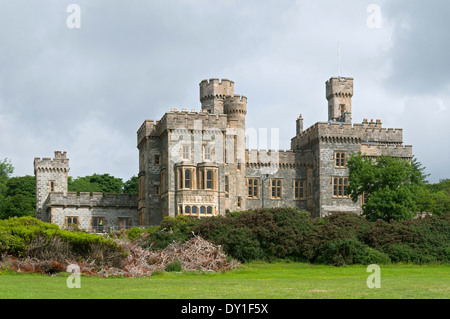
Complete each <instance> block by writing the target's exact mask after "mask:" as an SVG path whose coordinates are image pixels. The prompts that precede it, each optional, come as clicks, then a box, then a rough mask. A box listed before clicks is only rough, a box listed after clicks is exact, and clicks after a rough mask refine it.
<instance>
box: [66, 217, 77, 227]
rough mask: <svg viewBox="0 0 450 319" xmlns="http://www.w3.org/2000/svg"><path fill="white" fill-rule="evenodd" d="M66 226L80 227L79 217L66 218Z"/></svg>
mask: <svg viewBox="0 0 450 319" xmlns="http://www.w3.org/2000/svg"><path fill="white" fill-rule="evenodd" d="M66 225H67V226H78V217H74V216H67V217H66Z"/></svg>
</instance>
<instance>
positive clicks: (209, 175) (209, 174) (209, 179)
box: [206, 170, 214, 189]
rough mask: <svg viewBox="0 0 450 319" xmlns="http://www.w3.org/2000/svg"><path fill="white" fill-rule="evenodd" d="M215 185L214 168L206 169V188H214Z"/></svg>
mask: <svg viewBox="0 0 450 319" xmlns="http://www.w3.org/2000/svg"><path fill="white" fill-rule="evenodd" d="M213 186H214V174H213V171H212V170H207V171H206V189H213Z"/></svg>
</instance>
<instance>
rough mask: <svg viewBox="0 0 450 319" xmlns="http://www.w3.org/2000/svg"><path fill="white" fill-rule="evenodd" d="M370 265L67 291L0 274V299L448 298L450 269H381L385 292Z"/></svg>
mask: <svg viewBox="0 0 450 319" xmlns="http://www.w3.org/2000/svg"><path fill="white" fill-rule="evenodd" d="M369 275H370V273H367V272H366V267H365V266H360V265H358V266H346V267H333V266H323V265H310V264H303V263H250V264H246V265H244V266H243V267H242V268H241V269H239V270H235V271H231V272H228V273H214V274H211V273H208V274H201V273H163V274H162V275H158V276H152V277H146V278H98V277H85V276H82V277H81V288H79V289H78V288H72V289H69V288H67V285H66V280H67V275H66V274H65V275H61V274H60V275H58V276H53V277H48V276H44V275H35V274H16V273H11V272H3V273H0V298H2V299H5V298H27V299H29V298H44V299H53V298H64V299H69V298H70V299H72V298H83V299H96V298H101V299H107V298H116V299H128V298H135V299H139V298H151V299H154V298H164V299H166V298H167V299H169V298H171V299H172V298H182V299H190V298H192V299H205V298H216V299H236V298H242V299H271V298H280V299H292V298H295V299H303V298H339V299H341V298H345V299H347V298H357V299H361V298H377V299H379V298H380V299H381V298H445V299H447V298H449V297H450V265H427V266H417V265H385V266H383V265H382V266H381V288H373V289H369V288H368V287H367V285H366V280H367V278H368V276H369Z"/></svg>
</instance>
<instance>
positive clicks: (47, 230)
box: [0, 217, 126, 266]
mask: <svg viewBox="0 0 450 319" xmlns="http://www.w3.org/2000/svg"><path fill="white" fill-rule="evenodd" d="M4 253H7V254H8V255H12V256H15V257H30V258H38V259H54V260H57V261H60V262H65V261H66V259H68V260H90V261H95V262H96V263H97V264H100V265H104V264H106V265H111V266H116V265H118V264H120V262H121V261H122V259H123V258H124V257H125V256H126V254H125V252H124V250H123V248H122V246H120V245H119V244H117V243H116V242H114V241H112V240H110V239H107V238H104V237H102V236H99V235H95V234H88V233H85V232H71V231H67V230H61V229H59V227H58V226H57V225H55V224H50V223H44V222H42V221H39V220H37V219H35V218H32V217H14V218H9V219H6V220H0V254H4Z"/></svg>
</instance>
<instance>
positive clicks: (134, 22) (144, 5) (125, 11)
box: [0, 0, 449, 179]
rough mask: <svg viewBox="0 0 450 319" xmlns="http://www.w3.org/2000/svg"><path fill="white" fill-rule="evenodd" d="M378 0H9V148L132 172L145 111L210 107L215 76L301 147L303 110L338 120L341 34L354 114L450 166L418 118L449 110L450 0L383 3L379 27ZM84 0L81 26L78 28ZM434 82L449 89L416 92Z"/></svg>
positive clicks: (2, 7)
mask: <svg viewBox="0 0 450 319" xmlns="http://www.w3.org/2000/svg"><path fill="white" fill-rule="evenodd" d="M372 2H374V1H371V0H370V1H369V0H367V1H366V0H364V1H361V0H347V1H331V0H330V1H327V0H318V1H292V0H284V1H280V0H270V1H269V0H264V1H260V0H259V1H257V0H251V1H249V0H246V1H243V0H227V1H212V0H211V1H209V0H178V1H175V0H169V1H144V0H133V1H125V0H122V1H107V0H98V1H88V0H59V1H56V0H53V1H52V0H41V1H25V0H2V1H0V40H1V43H2V46H1V50H0V66H1V70H0V159H2V158H4V157H8V158H11V159H12V161H13V164H14V165H15V166H16V174H18V175H24V174H33V170H32V161H33V158H34V157H35V156H41V157H44V156H45V157H47V156H52V155H53V151H54V150H57V149H60V150H66V151H68V155H69V157H70V160H71V174H72V175H75V176H77V175H81V176H84V175H88V174H92V173H110V174H112V175H115V176H118V177H122V178H124V179H125V178H129V177H130V176H131V175H134V174H136V173H137V172H136V171H137V160H138V156H137V149H136V131H137V129H138V128H139V126H140V125H141V124H142V122H143V121H144V120H145V119H147V118H150V119H154V120H159V119H160V118H161V116H162V115H163V114H164V112H166V111H167V110H169V109H170V108H171V107H177V108H178V109H181V108H188V109H191V108H197V109H199V106H200V102H199V96H198V94H199V87H198V84H199V82H200V81H201V80H203V79H208V78H211V77H219V78H228V79H231V80H233V81H235V89H236V93H238V94H244V95H246V96H247V97H248V113H247V127H253V128H255V129H256V130H258V129H259V128H266V129H268V130H269V131H270V129H271V128H279V130H280V132H279V134H280V143H279V144H280V148H282V149H286V148H289V146H290V145H289V143H290V138H291V137H292V136H293V135H294V134H295V119H296V118H297V117H298V115H299V114H300V113H302V114H303V116H304V118H305V122H304V124H305V127H308V126H310V125H312V124H314V123H315V122H317V121H326V119H327V104H326V103H327V102H326V100H325V81H326V80H327V79H328V78H329V77H331V76H335V75H337V42H338V41H340V42H341V69H342V75H343V76H352V77H354V78H355V96H354V98H353V119H354V122H359V121H361V120H362V118H367V117H369V118H372V117H373V118H382V119H383V124H385V125H386V126H395V127H404V128H405V141H406V143H408V144H414V147H415V148H414V149H415V150H418V151H419V155H420V154H423V156H422V157H423V158H427V163H426V166H427V167H428V168H432V169H433V170H434V171H433V174H434V175H436V176H443V175H445V173H446V171H445V170H446V168H445V166H444V165H443V164H442V163H441V162H438V161H435V160H433V157H432V155H433V154H438V153H439V150H435V149H430V148H431V146H430V145H429V143H427V141H428V140H429V139H430V138H432V137H433V134H434V133H432V131H431V128H429V129H428V131H427V130H423V129H422V130H421V133H417V134H416V131H417V130H416V128H417V127H418V126H420V125H421V123H419V122H418V121H419V120H418V119H420V117H421V112H420V105H421V104H423V103H425V104H426V103H429V104H430V103H431V104H430V105H432V106H433V107H432V108H430V110H432V112H433V117H432V118H433V119H436V120H437V121H441V122H444V121H446V120H445V119H446V118H448V103H449V98H448V94H447V93H445V90H444V88H445V87H446V86H447V85H448V81H449V80H448V79H447V78H446V75H447V74H448V63H447V62H446V59H444V57H445V50H446V46H447V45H448V35H447V34H446V30H447V29H448V28H444V27H442V26H441V24H440V23H441V20H442V19H443V17H444V15H445V14H444V9H446V5H445V4H444V3H437V1H436V6H435V7H434V8H433V5H430V6H431V7H430V8H427V7H426V6H425V5H424V4H423V3H425V2H419V1H400V2H396V3H399V4H397V5H395V4H392V3H391V1H389V2H387V1H375V2H376V3H379V4H380V6H381V9H382V14H383V18H384V19H385V20H386V23H383V26H382V28H380V29H371V28H369V27H368V26H367V24H366V20H367V17H368V13H367V10H366V9H367V7H368V5H369V4H371V3H372ZM72 3H75V4H78V5H79V6H80V8H81V28H80V29H69V28H67V26H66V19H67V17H68V16H69V13H67V12H66V8H67V6H68V5H69V4H72ZM427 3H429V2H427ZM433 4H434V2H433ZM435 11H439V12H435ZM434 14H437V18H435V17H434ZM442 23H444V22H442ZM445 24H447V22H445ZM427 35H428V36H427ZM417 62H421V63H422V64H421V65H419V66H417V65H416V64H417ZM413 66H414V67H413ZM387 75H389V78H388V79H386V77H387ZM433 90H435V91H436V92H438V91H439V93H438V94H437V95H436V96H437V97H438V100H436V97H435V96H419V97H418V98H410V95H411V96H414V95H421V94H422V93H423V92H426V93H427V94H428V93H430V92H433ZM421 92H422V93H421ZM398 93H402V95H400V96H398ZM423 94H425V93H423ZM430 94H431V93H430ZM441 122H439V125H441ZM442 125H444V123H442ZM446 130H447V132H448V129H446ZM424 132H425V134H424ZM421 145H425V146H424V147H422V148H421ZM429 154H431V155H430V157H426V155H429Z"/></svg>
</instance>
